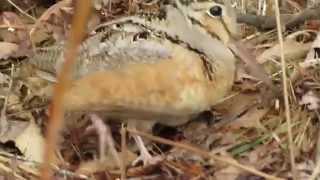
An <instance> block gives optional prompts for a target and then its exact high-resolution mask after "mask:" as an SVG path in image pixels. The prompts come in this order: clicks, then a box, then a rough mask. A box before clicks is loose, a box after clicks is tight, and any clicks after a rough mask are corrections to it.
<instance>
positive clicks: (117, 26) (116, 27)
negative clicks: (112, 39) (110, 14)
mask: <svg viewBox="0 0 320 180" xmlns="http://www.w3.org/2000/svg"><path fill="white" fill-rule="evenodd" d="M122 27H123V26H122V24H117V23H116V24H113V25H112V28H113V29H115V30H118V29H121V28H122Z"/></svg>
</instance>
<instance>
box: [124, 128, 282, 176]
mask: <svg viewBox="0 0 320 180" xmlns="http://www.w3.org/2000/svg"><path fill="white" fill-rule="evenodd" d="M127 131H128V132H130V133H132V134H136V135H139V136H143V137H146V138H148V139H151V140H153V141H156V142H160V143H163V144H167V145H171V146H175V147H179V148H182V149H186V150H189V151H192V152H194V153H196V154H199V155H201V156H203V157H206V158H212V159H214V160H217V161H221V162H224V163H227V164H230V165H232V166H234V167H237V168H239V169H242V170H245V171H248V172H250V173H253V174H255V175H257V176H261V177H264V178H266V179H271V180H283V179H282V178H278V177H275V176H272V175H269V174H266V173H264V172H261V171H258V170H256V169H254V168H253V167H249V166H244V165H241V164H239V163H238V162H236V161H235V160H231V159H229V158H228V159H227V158H223V157H219V156H217V155H214V154H212V153H209V152H206V151H203V150H201V149H198V148H195V147H193V146H191V145H188V144H184V143H178V142H174V141H170V140H167V139H163V138H160V137H156V136H152V135H150V134H147V133H144V132H139V131H137V130H134V129H127Z"/></svg>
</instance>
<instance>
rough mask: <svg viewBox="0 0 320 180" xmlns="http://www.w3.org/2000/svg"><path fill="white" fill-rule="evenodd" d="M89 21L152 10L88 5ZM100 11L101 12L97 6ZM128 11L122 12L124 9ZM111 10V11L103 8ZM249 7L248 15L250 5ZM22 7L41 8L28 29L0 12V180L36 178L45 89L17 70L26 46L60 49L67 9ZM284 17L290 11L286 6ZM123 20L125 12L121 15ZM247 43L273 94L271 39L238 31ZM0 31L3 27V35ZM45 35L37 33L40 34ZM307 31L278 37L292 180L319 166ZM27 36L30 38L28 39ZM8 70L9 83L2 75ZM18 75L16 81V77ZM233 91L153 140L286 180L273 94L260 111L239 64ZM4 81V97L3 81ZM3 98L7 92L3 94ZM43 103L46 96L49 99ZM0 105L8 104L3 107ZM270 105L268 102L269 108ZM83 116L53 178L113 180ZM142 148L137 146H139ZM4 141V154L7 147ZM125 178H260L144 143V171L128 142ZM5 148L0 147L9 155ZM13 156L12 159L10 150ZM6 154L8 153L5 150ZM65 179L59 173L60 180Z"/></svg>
mask: <svg viewBox="0 0 320 180" xmlns="http://www.w3.org/2000/svg"><path fill="white" fill-rule="evenodd" d="M96 3H97V4H96V5H95V7H96V12H95V13H96V16H94V17H93V18H92V19H91V21H90V22H89V23H92V25H91V26H92V27H94V26H95V25H96V24H98V23H99V22H101V21H106V20H109V19H112V18H116V17H117V16H119V15H120V16H121V15H126V14H134V13H135V12H136V11H137V10H139V8H150V9H151V10H157V8H159V7H158V4H157V3H152V2H151V5H148V4H146V3H143V2H136V1H132V2H131V1H125V0H117V1H112V3H111V4H108V3H106V2H105V1H96ZM99 3H100V4H99ZM130 3H131V4H130ZM110 5H111V7H112V8H110V7H109V6H110ZM248 7H250V8H253V10H256V8H257V5H256V4H255V3H253V1H252V2H250V3H249V5H248ZM29 8H31V9H32V8H33V9H34V8H35V9H36V8H44V12H43V13H42V14H40V13H39V14H34V16H35V17H36V19H37V21H36V22H32V23H30V22H27V21H25V20H24V18H25V17H23V15H22V14H20V13H19V11H17V10H12V11H10V12H5V13H1V15H0V17H1V31H0V39H1V42H0V46H1V47H2V48H1V50H0V59H1V61H0V72H1V74H0V85H1V90H0V96H1V99H0V100H1V101H0V107H1V109H3V108H6V109H5V110H6V111H5V114H4V117H5V118H6V120H7V121H8V122H9V126H10V128H9V131H8V132H5V133H4V135H2V136H1V137H0V141H1V144H0V145H1V146H0V172H1V173H0V174H1V175H2V176H4V177H9V176H11V175H10V173H12V172H15V174H14V176H15V178H17V179H35V178H37V177H38V172H39V170H40V169H39V167H40V166H39V162H41V159H42V158H41V157H42V153H43V152H42V151H43V149H42V144H43V143H44V141H45V136H46V124H47V122H46V120H47V117H48V111H49V109H48V103H49V101H50V100H48V97H50V93H51V92H50V91H51V90H50V89H51V87H50V85H49V88H48V83H44V82H43V80H42V79H40V78H38V77H36V76H35V74H34V73H31V72H29V71H28V68H27V70H25V69H24V68H25V66H28V65H27V63H25V62H27V58H25V57H28V56H29V53H30V51H31V50H32V45H36V46H40V47H41V46H43V45H45V44H47V43H49V44H50V43H52V42H53V41H60V40H65V38H66V36H67V35H68V32H69V28H70V20H71V16H72V14H73V4H72V1H70V0H63V1H59V2H57V3H56V4H54V5H52V6H51V7H50V8H47V7H41V5H37V6H34V7H29ZM287 10H288V11H291V12H292V13H294V10H293V9H291V8H290V7H288V9H287ZM129 11H130V12H129ZM242 26H244V29H246V31H247V32H243V34H246V35H247V37H248V38H245V37H244V38H243V42H244V43H245V44H246V45H248V46H247V48H250V49H251V50H252V51H250V52H251V53H253V54H252V55H253V56H254V57H257V58H256V59H257V63H259V64H260V65H261V67H263V68H264V69H265V70H266V71H267V72H268V73H269V74H270V75H271V77H272V81H273V83H274V84H275V85H276V86H277V87H278V88H279V89H281V86H280V85H279V84H280V82H281V79H280V70H281V68H280V60H279V59H280V58H279V57H280V52H279V45H278V41H277V37H276V33H274V32H272V31H270V32H259V33H258V35H257V34H254V33H255V32H256V30H255V28H253V27H250V26H248V25H242ZM3 27H5V28H3ZM43 27H44V28H43ZM314 29H318V30H319V25H317V23H314V22H312V27H310V25H308V24H307V23H306V24H304V25H301V26H300V27H299V28H298V29H295V30H288V31H286V39H285V41H284V46H285V52H284V54H285V58H286V60H287V63H288V67H287V68H288V73H289V74H288V76H289V77H290V86H291V93H290V97H289V98H290V109H291V112H292V121H293V122H292V130H293V140H294V143H295V146H296V153H295V154H296V157H295V159H296V162H297V169H298V172H299V175H300V178H301V179H306V178H308V177H310V176H311V174H312V173H313V169H314V168H315V166H316V164H317V161H316V160H317V159H318V158H319V157H318V156H319V152H318V151H319V149H317V146H319V145H318V144H317V141H318V138H319V134H318V132H319V129H318V127H319V112H318V111H319V97H320V93H319V92H320V88H319V87H320V86H319V80H320V76H319V72H320V71H319V63H320V61H319V57H318V55H319V50H318V47H319V46H320V45H319V42H318V40H316V39H319V37H320V36H318V35H317V34H316V33H314ZM30 33H31V36H30V37H29V34H30ZM12 65H14V68H15V69H14V74H13V76H12V75H11V72H10V68H11V67H12ZM23 70H24V71H27V74H28V73H29V75H26V74H25V73H22V72H23ZM236 79H237V80H236V82H235V85H234V88H233V92H231V93H230V94H231V95H230V96H229V97H227V98H226V99H225V100H224V101H222V102H221V103H219V104H218V105H217V106H216V107H214V108H213V109H212V111H209V112H206V113H205V114H203V115H201V116H199V118H197V120H193V121H191V122H189V123H187V124H186V125H183V126H181V127H177V128H170V127H165V126H161V125H159V126H157V128H155V129H154V134H156V135H158V136H161V137H165V138H167V139H170V140H173V141H179V142H184V143H188V144H192V146H195V147H198V148H201V149H203V150H206V151H208V152H210V153H213V154H218V155H220V156H222V157H224V158H227V159H231V160H233V161H235V160H236V161H238V162H239V163H241V164H243V165H248V166H252V167H255V168H256V169H258V170H260V171H263V172H265V173H268V174H270V175H274V176H278V177H281V178H291V177H292V174H291V171H290V162H289V158H288V151H289V150H288V137H287V133H286V123H285V115H284V108H283V100H282V99H283V98H282V94H281V93H280V92H279V94H277V95H276V96H275V97H274V98H275V99H273V100H274V101H273V103H269V104H267V105H265V104H261V102H262V101H263V98H264V96H265V94H264V91H263V90H262V87H263V86H265V85H264V84H263V83H261V82H260V81H261V80H263V79H259V77H257V76H255V75H254V74H250V73H248V72H247V69H246V64H245V63H243V62H240V65H239V66H238V73H237V78H236ZM10 81H12V86H11V89H9V82H10ZM8 92H10V93H8ZM48 94H49V95H48ZM4 99H7V102H6V103H5V101H4ZM269 100H270V99H269ZM88 124H89V122H88V119H87V117H85V116H79V117H78V118H75V119H73V121H72V122H71V123H70V124H69V123H68V124H66V128H64V129H63V131H62V133H61V138H60V140H59V141H60V142H59V143H60V149H59V150H58V151H57V152H58V153H57V160H56V165H57V167H56V168H55V170H56V178H57V179H60V178H62V177H64V176H65V175H66V174H67V176H69V177H76V178H79V179H81V178H85V177H89V176H91V177H95V178H96V179H114V178H119V177H120V173H121V172H120V170H119V169H118V168H117V167H114V166H113V164H114V163H113V161H114V159H113V158H112V157H110V155H107V156H106V157H107V160H106V161H104V162H100V161H97V160H96V159H97V156H98V154H99V153H98V148H97V146H98V145H97V139H96V136H94V135H91V134H85V133H83V132H84V131H85V129H86V127H87V126H88ZM110 126H111V131H112V134H113V136H114V139H115V142H116V148H117V149H118V150H119V149H120V146H121V145H120V139H121V135H120V133H119V131H120V129H121V125H120V124H117V123H115V124H111V125H110ZM144 140H146V139H144ZM12 142H13V145H12ZM127 143H128V144H127V145H128V153H127V154H128V155H127V161H128V162H127V163H128V169H127V175H128V177H132V178H133V177H140V178H146V179H147V178H148V179H251V178H252V179H259V177H258V176H257V175H254V174H250V173H247V172H245V171H243V170H240V169H238V168H236V167H234V166H231V165H229V164H227V163H223V162H220V161H214V160H211V159H208V158H205V157H203V156H201V155H199V154H195V153H192V152H189V151H186V150H183V149H180V148H177V147H174V146H168V145H163V144H161V143H155V142H153V143H151V142H150V143H148V144H149V146H148V148H149V150H150V151H152V152H153V154H159V155H161V156H163V157H165V160H164V161H162V162H160V163H158V164H155V165H150V166H146V167H143V166H140V165H138V166H136V167H132V166H130V162H131V161H132V160H133V159H135V158H136V157H137V154H136V151H135V148H134V146H132V142H131V139H130V138H127ZM8 147H9V148H8ZM15 148H17V149H18V150H19V151H20V152H21V153H22V155H21V154H20V153H17V152H18V151H16V150H14V151H13V150H12V149H15ZM8 149H11V150H8ZM63 172H64V173H63Z"/></svg>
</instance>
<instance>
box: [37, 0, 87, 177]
mask: <svg viewBox="0 0 320 180" xmlns="http://www.w3.org/2000/svg"><path fill="white" fill-rule="evenodd" d="M90 7H91V2H90V1H89V0H86V1H77V7H76V11H75V14H74V17H73V21H72V25H71V32H70V38H69V40H68V44H67V47H66V50H65V63H64V65H63V67H62V71H61V73H60V74H59V75H58V83H57V85H56V87H55V90H54V95H53V102H52V104H51V106H52V107H51V112H50V118H49V126H48V134H47V141H46V145H45V153H44V165H43V169H42V171H41V173H42V174H41V179H43V180H48V179H50V177H51V170H50V164H51V163H52V162H53V161H54V151H55V149H56V147H57V146H56V143H57V138H58V132H59V129H60V127H61V125H62V124H63V123H62V122H63V115H64V111H63V96H64V92H65V90H66V88H67V86H68V85H69V84H70V76H71V75H70V74H71V70H72V67H73V64H74V62H75V60H76V55H77V49H78V47H79V45H80V43H81V41H82V39H83V37H84V33H85V29H86V28H85V27H86V24H87V20H88V17H89V14H90V10H91V8H90Z"/></svg>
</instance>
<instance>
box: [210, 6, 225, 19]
mask: <svg viewBox="0 0 320 180" xmlns="http://www.w3.org/2000/svg"><path fill="white" fill-rule="evenodd" d="M208 14H209V15H210V16H213V17H219V16H222V8H221V7H220V6H212V7H211V8H210V9H209V10H208Z"/></svg>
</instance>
